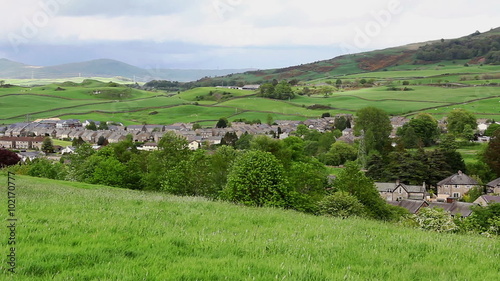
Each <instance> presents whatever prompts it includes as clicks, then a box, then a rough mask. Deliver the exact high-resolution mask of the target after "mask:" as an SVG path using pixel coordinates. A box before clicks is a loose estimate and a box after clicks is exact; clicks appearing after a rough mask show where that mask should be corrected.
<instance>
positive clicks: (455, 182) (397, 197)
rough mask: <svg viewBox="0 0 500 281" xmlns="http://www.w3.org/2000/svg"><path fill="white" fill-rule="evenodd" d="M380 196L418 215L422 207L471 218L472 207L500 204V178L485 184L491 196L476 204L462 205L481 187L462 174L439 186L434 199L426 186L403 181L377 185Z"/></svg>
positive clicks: (459, 173)
mask: <svg viewBox="0 0 500 281" xmlns="http://www.w3.org/2000/svg"><path fill="white" fill-rule="evenodd" d="M375 185H376V187H377V189H378V191H379V193H380V196H382V198H384V199H385V200H386V201H387V202H388V203H389V204H391V205H395V206H400V207H403V208H405V209H407V210H408V211H410V213H412V214H415V213H418V211H419V210H420V209H421V208H441V209H444V210H446V211H448V212H449V213H450V214H451V215H453V216H457V215H460V216H463V217H467V216H469V215H470V214H471V213H472V209H471V207H472V206H476V205H481V206H488V205H489V204H492V203H500V196H495V194H500V178H498V179H496V180H494V181H491V182H489V183H487V184H486V185H484V186H483V187H485V189H486V191H487V195H482V196H480V197H479V198H478V199H476V200H475V201H474V202H473V203H466V202H460V201H459V200H460V199H462V198H463V196H464V195H465V194H467V193H468V192H469V191H470V190H471V189H472V188H474V187H476V186H481V185H480V184H479V183H478V182H477V181H476V180H475V179H473V178H471V177H469V176H468V175H466V174H464V173H462V172H461V171H458V172H457V173H456V174H453V175H451V176H449V177H447V178H445V179H443V180H441V181H440V182H438V183H437V194H436V195H433V196H431V194H430V193H428V190H427V188H426V184H425V183H423V184H422V185H406V184H404V183H401V182H399V181H396V182H395V183H382V182H377V183H375Z"/></svg>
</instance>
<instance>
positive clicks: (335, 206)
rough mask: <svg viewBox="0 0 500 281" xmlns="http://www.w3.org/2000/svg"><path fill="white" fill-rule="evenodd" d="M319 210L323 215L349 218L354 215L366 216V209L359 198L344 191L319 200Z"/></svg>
mask: <svg viewBox="0 0 500 281" xmlns="http://www.w3.org/2000/svg"><path fill="white" fill-rule="evenodd" d="M319 211H320V213H321V214H322V215H326V216H332V217H340V218H348V217H352V216H358V217H364V216H366V209H365V207H364V206H363V204H361V202H359V200H358V199H357V198H356V197H355V196H352V195H349V193H347V192H344V191H338V192H335V193H334V194H332V195H329V196H327V197H325V198H324V199H323V200H321V201H320V202H319Z"/></svg>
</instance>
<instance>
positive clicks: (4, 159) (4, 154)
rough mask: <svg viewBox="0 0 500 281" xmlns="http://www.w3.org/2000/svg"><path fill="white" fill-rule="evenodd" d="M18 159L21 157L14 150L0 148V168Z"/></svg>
mask: <svg viewBox="0 0 500 281" xmlns="http://www.w3.org/2000/svg"><path fill="white" fill-rule="evenodd" d="M19 161H21V158H19V156H18V155H17V154H16V153H15V152H12V151H10V150H7V149H5V148H0V168H5V167H7V166H12V165H15V164H17V163H19Z"/></svg>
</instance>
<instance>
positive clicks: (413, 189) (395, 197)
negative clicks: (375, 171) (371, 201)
mask: <svg viewBox="0 0 500 281" xmlns="http://www.w3.org/2000/svg"><path fill="white" fill-rule="evenodd" d="M375 186H376V187H377V190H378V191H379V193H380V196H381V197H382V198H384V199H385V200H386V201H402V200H421V201H423V200H425V199H426V194H425V192H426V190H425V183H424V184H422V185H406V184H404V183H401V182H399V181H396V183H386V182H376V183H375Z"/></svg>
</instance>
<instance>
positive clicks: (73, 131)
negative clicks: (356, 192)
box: [0, 115, 354, 150]
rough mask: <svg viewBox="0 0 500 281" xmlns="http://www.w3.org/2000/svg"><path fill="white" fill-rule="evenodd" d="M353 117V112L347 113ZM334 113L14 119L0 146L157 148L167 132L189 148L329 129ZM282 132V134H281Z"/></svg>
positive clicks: (2, 130) (0, 132)
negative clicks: (248, 119) (162, 119)
mask: <svg viewBox="0 0 500 281" xmlns="http://www.w3.org/2000/svg"><path fill="white" fill-rule="evenodd" d="M345 116H347V117H348V118H350V119H352V115H345ZM334 120H335V117H327V118H320V119H311V120H306V121H288V120H284V121H275V123H274V125H268V124H246V123H243V122H233V123H231V127H228V128H200V129H193V124H191V123H177V124H173V125H130V126H123V125H122V124H116V123H111V122H110V124H107V128H108V129H107V130H96V131H94V130H88V129H86V127H87V126H88V125H89V124H91V123H92V122H93V123H94V124H96V125H97V126H99V125H100V123H99V122H98V121H93V120H85V121H83V122H80V120H77V119H70V120H59V119H44V120H37V121H34V122H29V123H15V124H12V125H5V126H0V147H4V148H9V149H18V150H22V149H26V150H28V149H30V150H31V149H33V150H39V149H40V148H41V145H42V142H43V139H44V138H45V137H47V136H48V137H51V138H53V139H60V140H73V139H79V138H81V139H82V140H83V141H85V142H88V143H92V144H97V143H98V142H99V139H105V140H106V141H107V142H108V143H117V142H120V141H123V140H125V139H126V138H127V136H128V135H131V136H132V138H133V140H134V141H135V142H141V143H144V145H143V146H142V147H140V149H143V150H154V149H157V146H156V143H158V142H159V140H160V139H161V138H162V137H163V135H164V134H166V133H167V132H169V131H170V132H174V133H175V134H177V135H179V136H182V137H185V138H186V139H187V140H188V143H189V148H190V149H193V150H196V149H198V148H200V147H201V146H203V145H217V144H220V143H221V140H222V138H223V137H224V136H225V135H226V134H227V133H235V134H236V135H237V136H238V137H241V135H243V134H245V133H247V134H251V135H269V136H275V137H278V138H280V139H284V138H287V137H288V136H289V135H290V133H291V132H293V131H296V129H297V126H298V125H300V124H304V125H306V126H307V127H308V128H310V129H316V130H318V131H320V132H324V131H328V130H330V129H331V128H332V127H333V123H334ZM278 133H279V135H278ZM343 137H344V138H345V141H346V142H351V141H352V140H353V139H354V137H353V136H352V130H351V129H346V130H345V132H344V136H343Z"/></svg>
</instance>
